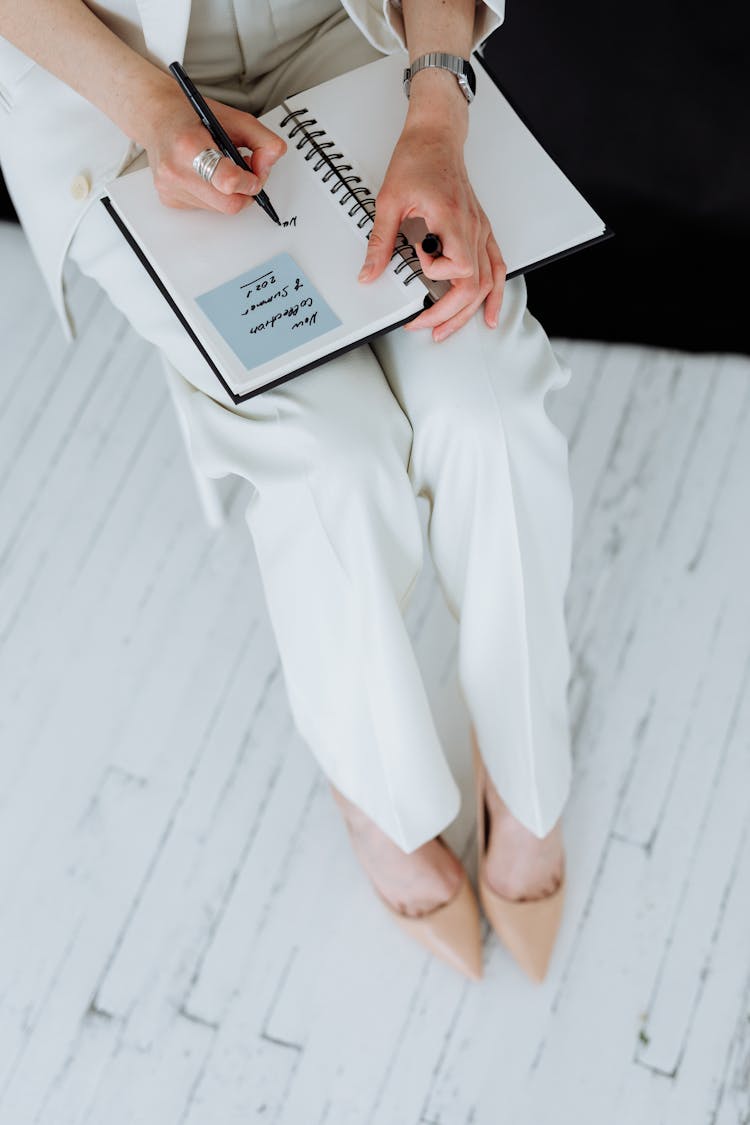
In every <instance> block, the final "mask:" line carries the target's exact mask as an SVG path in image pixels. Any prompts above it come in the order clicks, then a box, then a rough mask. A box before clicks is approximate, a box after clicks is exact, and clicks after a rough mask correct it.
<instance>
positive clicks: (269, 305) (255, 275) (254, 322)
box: [196, 254, 341, 368]
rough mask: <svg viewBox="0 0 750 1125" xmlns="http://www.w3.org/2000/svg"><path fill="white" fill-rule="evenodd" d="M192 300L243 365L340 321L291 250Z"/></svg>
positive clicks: (249, 365) (279, 351) (254, 363)
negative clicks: (292, 255) (290, 253)
mask: <svg viewBox="0 0 750 1125" xmlns="http://www.w3.org/2000/svg"><path fill="white" fill-rule="evenodd" d="M196 301H197V303H198V304H199V305H200V307H201V308H202V309H203V311H204V313H205V314H206V316H207V317H208V318H209V320H210V321H211V323H212V324H213V325H214V327H215V328H216V329H218V331H219V332H220V333H221V335H222V336H223V338H224V339H225V340H226V342H227V344H229V346H230V348H231V349H232V351H233V352H234V353H235V354H236V355H237V357H238V358H239V359H240V361H241V362H242V363H243V364H244V365H245V367H247V368H252V367H260V366H261V364H263V363H267V362H268V361H269V360H271V359H276V358H277V357H278V356H281V355H284V353H285V352H288V351H291V350H292V349H293V348H298V347H299V346H300V345H301V344H306V343H307V342H308V341H310V340H314V339H315V338H316V337H317V336H322V335H323V334H324V333H325V332H330V331H331V329H332V328H337V327H338V326H339V325H340V324H341V321H340V320H339V318H338V317H337V316H336V314H335V313H334V311H333V309H332V308H331V307H330V305H328V304H327V303H326V302H325V301H324V300H323V298H322V297H321V295H320V293H319V292H318V290H317V289H316V288H315V286H314V285H313V283H312V282H311V281H310V279H309V278H308V277H306V276H305V274H304V273H303V272H302V270H301V269H300V268H299V266H298V265H297V263H296V262H295V261H294V259H293V258H292V257H291V256H290V255H289V254H277V255H276V256H275V257H274V258H269V260H268V261H267V262H263V263H261V265H258V266H254V267H253V269H251V270H247V271H246V272H245V273H242V274H240V276H239V277H235V278H233V279H232V280H231V281H226V282H224V284H223V285H219V286H217V288H216V289H210V290H209V291H208V293H203V294H201V296H200V297H196Z"/></svg>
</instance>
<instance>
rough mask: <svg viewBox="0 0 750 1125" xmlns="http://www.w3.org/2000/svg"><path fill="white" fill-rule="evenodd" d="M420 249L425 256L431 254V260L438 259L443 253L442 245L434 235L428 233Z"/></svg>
mask: <svg viewBox="0 0 750 1125" xmlns="http://www.w3.org/2000/svg"><path fill="white" fill-rule="evenodd" d="M422 249H423V250H424V252H425V254H431V255H432V257H433V258H439V257H440V255H441V254H442V253H443V244H442V242H441V241H440V239H439V238H438V236H437V235H436V234H432V232H428V233H427V234H426V235H425V236H424V238H423V239H422Z"/></svg>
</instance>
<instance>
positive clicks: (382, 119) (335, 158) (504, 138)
mask: <svg viewBox="0 0 750 1125" xmlns="http://www.w3.org/2000/svg"><path fill="white" fill-rule="evenodd" d="M476 57H478V61H479V62H480V63H481V57H479V56H476ZM405 62H406V55H405V54H404V53H402V52H398V53H396V54H393V55H386V56H384V57H383V58H382V59H377V60H376V61H375V62H372V63H368V64H367V65H365V66H363V67H359V68H358V69H356V70H352V71H349V72H347V73H346V74H343V75H341V76H339V77H337V78H334V79H331V80H330V81H328V82H325V83H322V84H321V85H319V86H315V87H313V88H312V89H310V90H306V91H304V92H302V93H300V94H297V95H294V96H292V97H289V98H287V99H286V100H285V101H283V102H282V103H281V104H280V105H279V106H277V107H276V108H274V109H273V110H270V111H269V112H268V113H265V114H263V115H262V116H261V117H260V120H261V121H262V122H263V123H264V124H265V125H267V126H268V128H270V129H272V130H273V131H274V132H276V133H278V134H280V135H281V136H283V137H284V138H285V140H286V141H287V144H288V149H287V152H286V153H285V155H284V156H283V157H282V158H281V159H280V160H279V161H278V162H277V163H276V164H275V165H274V167H273V169H272V171H271V175H270V177H269V179H268V181H267V183H266V185H265V189H266V191H267V193H268V195H269V197H270V199H271V201H272V203H273V205H274V207H275V209H276V211H277V213H278V215H279V218H280V219H281V220H282V226H281V227H277V226H276V225H275V224H274V223H273V222H272V221H271V220H270V219H269V218H268V216H267V215H265V214H264V213H263V211H261V209H260V208H259V207H257V206H255V205H251V206H249V207H246V208H245V209H244V210H243V211H241V212H240V213H239V214H238V215H234V216H227V215H223V214H220V213H218V212H208V211H204V210H199V209H196V210H178V209H175V208H170V207H166V206H164V205H163V204H162V203H161V202H160V200H159V197H158V195H157V193H156V190H155V188H154V184H153V178H152V175H151V171H150V169H149V168H144V169H142V170H139V171H136V172H133V173H130V174H128V175H124V176H121V177H119V178H118V179H117V180H115V181H114V182H113V183H112V184H111V185H110V187H109V196H107V197H105V198H104V199H103V200H102V202H103V203H104V205H105V207H106V208H107V210H108V212H109V214H110V215H111V217H112V218H113V219H114V221H115V222H116V223H117V224H118V226H119V227H120V229H121V231H122V233H123V234H124V236H125V237H126V238H127V239H128V241H129V242H130V245H131V246H132V248H133V250H134V251H135V252H136V253H137V254H138V256H139V258H140V260H141V262H142V263H143V265H144V267H145V268H146V269H147V270H148V272H149V273H150V275H151V277H152V278H153V280H154V282H155V283H156V285H157V286H158V288H159V289H160V291H161V293H162V294H163V296H164V297H165V298H166V300H167V301H168V302H169V304H170V305H171V307H172V309H173V311H174V313H175V314H176V315H177V316H178V317H179V319H180V321H181V322H182V324H183V327H184V328H185V330H186V331H187V332H188V333H189V335H190V336H191V337H192V339H193V341H194V342H195V344H196V346H197V347H198V348H199V350H200V351H201V352H202V354H203V356H204V357H205V359H206V360H207V362H208V363H209V365H210V366H211V368H212V370H213V371H214V373H215V374H216V376H217V378H218V379H219V381H220V382H221V384H222V385H223V387H224V389H225V390H226V392H227V393H228V394H229V396H230V398H231V399H232V400H233V401H234V402H236V403H238V402H243V401H244V400H246V399H248V398H251V397H252V396H253V395H256V394H260V393H261V392H262V391H264V390H267V389H268V388H269V387H274V386H276V385H278V384H279V383H282V382H284V381H285V380H287V379H291V378H294V377H295V376H297V375H300V374H302V373H303V372H305V371H308V370H310V369H311V368H313V367H316V366H317V365H318V364H320V363H323V362H325V361H326V360H328V359H330V358H331V357H332V356H334V355H338V354H340V353H341V352H345V351H347V350H348V349H349V348H352V347H356V346H357V345H359V344H361V343H363V342H364V341H366V340H368V339H370V338H372V337H373V336H376V335H378V334H380V333H381V332H386V331H389V330H391V329H393V328H396V327H398V326H400V325H402V324H405V323H406V322H407V321H409V320H411V319H413V318H414V317H415V316H417V315H418V314H419V313H420V312H421V311H422V309H423V308H425V307H427V306H428V305H429V304H430V303H431V302H432V301H433V300H435V299H437V298H439V296H440V295H441V294H442V293H443V292H444V291H445V290H446V288H447V287H448V284H447V283H445V282H442V283H435V282H433V281H430V280H428V279H427V278H426V277H425V276H424V275H423V273H422V270H421V268H420V266H419V260H418V258H417V256H416V254H415V252H414V250H413V247H412V245H411V243H410V242H409V236H410V237H412V239H413V238H414V237H415V236H414V226H413V224H412V227H411V228H410V227H409V224H408V223H407V224H404V227H402V232H401V233H400V234H399V236H398V239H397V244H396V247H395V249H394V251H393V255H392V258H391V262H390V264H389V266H388V268H387V269H386V270H385V271H384V273H383V274H382V275H381V276H380V277H379V278H377V279H376V281H374V282H370V283H369V284H366V285H365V284H362V283H360V282H358V281H357V274H358V273H359V270H360V267H361V265H362V262H363V260H364V256H365V251H366V247H367V237H368V233H369V231H370V230H371V228H372V223H373V218H374V212H375V196H376V193H377V191H378V189H379V188H380V185H381V183H382V181H383V177H384V174H385V170H386V168H387V166H388V162H389V160H390V156H391V153H392V151H393V147H394V145H395V143H396V141H397V139H398V136H399V134H400V132H401V129H402V127H403V123H404V119H405V115H406V109H407V102H406V99H405V97H404V95H403V91H402V87H401V76H402V71H403V67H404V65H405ZM475 69H476V71H477V95H476V98H475V100H474V101H473V102H472V104H471V106H470V112H469V118H470V125H469V136H468V139H467V141H466V145H465V148H464V156H465V161H466V166H467V169H468V172H469V176H470V179H471V182H472V185H473V187H474V190H475V192H476V194H477V197H478V198H479V201H480V203H481V204H482V206H483V207H484V209H485V211H486V212H487V215H488V217H489V219H490V221H491V223H492V227H493V231H494V233H495V236H496V238H497V241H498V243H499V245H500V248H501V250H502V251H503V256H504V258H505V261H506V264H507V267H508V276H509V277H510V276H513V275H514V274H517V273H521V272H525V271H527V270H529V269H532V268H534V267H536V266H538V265H541V264H543V263H544V262H546V261H549V260H551V259H553V258H556V257H559V256H560V255H562V254H566V253H570V252H571V251H572V250H574V249H579V248H581V247H582V246H585V245H588V244H590V243H592V242H597V241H599V240H600V239H602V238H605V237H607V236H608V235H609V233H610V232H609V231H608V229H607V227H606V225H605V223H604V222H603V221H602V219H601V218H600V217H599V216H598V215H597V214H596V212H595V211H594V210H593V209H592V208H591V207H590V206H589V204H588V203H587V202H586V200H585V199H584V198H583V196H582V195H581V194H580V193H579V192H578V191H577V189H576V188H575V187H574V186H573V184H572V183H571V182H570V181H569V180H568V179H567V178H566V177H565V176H564V174H563V173H562V172H561V170H560V169H559V168H558V166H557V165H556V164H555V163H554V161H553V160H552V159H551V157H550V156H549V155H548V154H547V153H546V152H545V150H544V149H543V148H542V146H541V145H540V144H539V143H538V142H537V141H536V139H535V138H534V137H533V135H532V134H531V132H530V131H529V130H528V129H527V128H526V126H525V125H524V124H523V122H522V121H521V120H520V118H519V117H518V116H517V114H516V113H515V112H514V110H513V109H512V107H511V106H510V104H509V103H508V101H507V100H506V98H505V97H504V96H503V94H502V93H501V92H500V90H499V89H498V88H497V86H496V85H495V83H494V82H493V80H492V78H491V77H490V75H489V73H488V72H487V71H486V70H485V69H484V68H483V66H481V65H480V66H478V67H476V68H475ZM421 229H422V231H423V230H424V229H425V228H424V227H422V228H421ZM438 233H439V232H438Z"/></svg>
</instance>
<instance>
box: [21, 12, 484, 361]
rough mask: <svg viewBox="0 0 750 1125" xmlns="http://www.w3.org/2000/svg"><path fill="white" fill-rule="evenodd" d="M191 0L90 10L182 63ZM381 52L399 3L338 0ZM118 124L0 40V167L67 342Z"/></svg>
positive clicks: (394, 34)
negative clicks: (70, 293) (90, 223)
mask: <svg viewBox="0 0 750 1125" xmlns="http://www.w3.org/2000/svg"><path fill="white" fill-rule="evenodd" d="M190 3H191V0H99V2H98V3H97V5H96V13H97V15H98V16H99V17H100V19H102V20H103V21H104V22H105V23H106V24H107V25H108V26H109V27H110V28H111V29H112V30H113V31H114V32H115V33H116V34H117V35H118V36H119V37H120V38H121V39H123V40H125V42H126V43H128V44H129V45H130V46H131V47H133V48H134V49H135V50H137V51H138V52H139V53H140V54H142V55H145V56H146V57H147V58H149V59H150V60H151V61H152V62H154V63H156V64H157V65H159V66H161V67H163V68H166V67H167V66H168V65H169V63H170V62H172V61H173V60H174V59H179V60H180V61H182V59H183V56H184V51H185V42H186V38H187V31H188V22H189V17H190ZM341 3H342V5H343V7H344V8H345V9H346V11H347V12H348V14H349V16H350V17H351V18H352V20H354V22H355V23H356V24H357V26H358V27H359V29H360V31H362V33H363V35H365V37H366V38H367V39H368V40H369V41H370V42H371V43H372V44H373V46H374V47H376V48H377V49H378V50H380V51H382V52H383V54H391V53H392V52H394V51H397V50H399V49H401V48H403V47H404V46H405V37H404V25H403V19H402V16H401V10H400V4H399V3H398V0H341ZM503 14H504V0H487V2H486V3H484V2H483V0H476V15H475V20H474V44H473V46H474V47H477V46H478V45H479V43H480V42H481V41H482V40H484V39H486V38H487V36H488V35H489V34H490V32H492V31H494V30H495V28H496V27H497V26H498V25H499V24H500V23H501V22H502V19H503ZM135 151H136V146H135V145H133V144H132V142H131V141H130V140H129V138H128V137H127V136H126V134H125V133H123V132H122V130H121V129H119V128H118V126H117V125H115V124H114V123H113V122H112V121H110V119H109V118H108V117H106V116H105V114H103V113H102V112H101V111H100V110H99V109H97V108H96V107H95V106H93V105H92V104H91V103H90V102H88V101H86V99H85V98H82V97H81V96H80V94H77V93H76V92H75V91H74V90H72V89H71V88H70V87H69V86H67V85H66V84H65V83H64V82H61V81H60V80H59V79H58V78H55V77H54V76H53V75H51V74H50V73H49V72H48V71H46V70H44V69H43V67H41V66H39V65H38V64H37V63H35V62H34V61H33V59H30V58H29V57H28V56H27V55H25V54H23V53H22V52H21V51H19V50H18V49H17V48H16V47H14V46H13V45H12V44H11V43H9V42H8V41H7V40H6V39H3V38H1V37H0V165H1V166H2V170H3V175H4V177H5V180H6V183H7V186H8V190H9V191H10V195H11V198H12V199H13V203H14V205H15V208H16V210H17V212H18V215H19V217H20V219H21V222H22V224H23V227H24V230H25V232H26V235H27V237H28V239H29V243H30V245H31V249H32V251H33V253H34V256H35V257H36V260H37V262H38V264H39V268H40V270H41V273H42V276H43V277H44V280H45V281H46V283H47V286H48V287H49V290H50V293H51V295H52V301H53V303H54V306H55V309H56V311H57V313H58V314H59V316H60V319H61V322H62V326H63V330H64V332H65V335H66V336H67V338H68V339H72V338H73V336H74V335H75V325H74V322H73V318H72V316H71V313H70V310H69V308H68V305H67V302H66V300H65V292H64V285H63V267H64V264H65V257H66V254H67V251H68V247H69V245H70V242H71V239H72V237H73V234H74V232H75V229H76V227H77V225H78V223H79V222H80V221H81V218H82V217H83V215H84V214H85V212H86V210H87V208H88V207H90V206H91V204H92V203H94V202H95V201H96V200H97V199H98V197H99V195H101V194H102V191H103V190H104V189H105V188H106V185H107V184H108V183H109V182H110V181H111V180H112V179H114V177H115V176H117V175H118V173H119V172H120V171H121V169H122V168H123V167H124V166H125V165H126V164H127V163H128V162H129V160H130V159H131V157H132V156H133V155H134V154H135Z"/></svg>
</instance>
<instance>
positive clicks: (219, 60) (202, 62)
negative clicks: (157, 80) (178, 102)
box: [183, 0, 341, 86]
mask: <svg viewBox="0 0 750 1125" xmlns="http://www.w3.org/2000/svg"><path fill="white" fill-rule="evenodd" d="M340 10H341V4H340V3H339V0H298V2H297V3H290V2H289V0H193V3H192V6H191V9H190V22H189V24H188V33H187V42H186V44H185V57H184V61H183V65H184V67H185V70H186V71H187V73H188V74H189V75H190V77H191V78H192V79H193V80H194V81H195V82H196V83H198V84H201V85H205V86H224V85H228V84H229V85H231V84H233V83H236V82H237V81H238V80H239V81H242V82H243V84H245V83H250V82H252V79H254V78H257V77H259V76H260V75H261V74H265V73H266V72H267V71H269V70H272V69H274V68H275V67H277V66H279V64H280V63H283V62H285V61H286V59H288V58H290V57H291V56H292V55H293V54H294V53H295V52H296V51H297V50H298V49H299V47H300V46H301V45H302V43H303V42H304V40H305V39H306V38H307V37H308V35H309V34H310V33H311V32H312V31H313V30H314V29H315V28H316V27H318V25H319V24H320V23H322V21H323V20H325V19H327V18H328V17H329V16H331V15H333V13H334V12H337V11H340Z"/></svg>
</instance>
